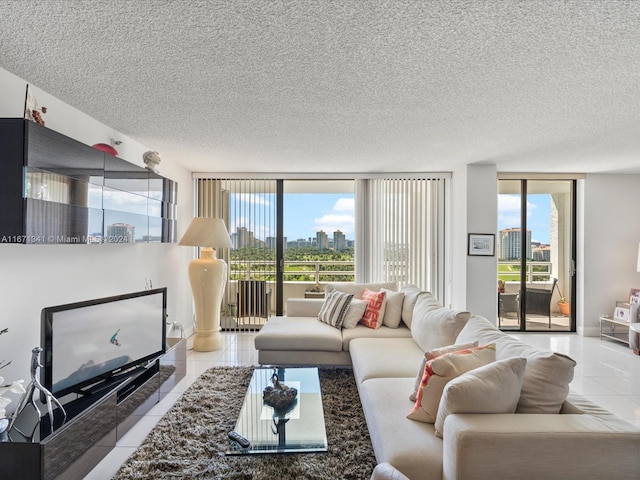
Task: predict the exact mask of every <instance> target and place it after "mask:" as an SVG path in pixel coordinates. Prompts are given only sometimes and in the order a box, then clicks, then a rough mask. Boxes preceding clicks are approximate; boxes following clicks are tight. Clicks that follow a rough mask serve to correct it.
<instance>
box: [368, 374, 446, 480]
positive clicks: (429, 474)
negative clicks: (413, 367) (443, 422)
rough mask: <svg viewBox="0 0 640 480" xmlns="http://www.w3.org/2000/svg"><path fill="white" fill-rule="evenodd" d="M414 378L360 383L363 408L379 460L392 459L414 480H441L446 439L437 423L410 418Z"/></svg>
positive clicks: (379, 461)
mask: <svg viewBox="0 0 640 480" xmlns="http://www.w3.org/2000/svg"><path fill="white" fill-rule="evenodd" d="M412 384H413V379H412V378H410V377H406V378H372V379H369V380H365V381H364V382H362V383H361V384H360V386H359V391H360V399H361V401H362V410H363V411H364V415H365V418H366V420H367V427H368V430H369V434H370V437H371V444H372V445H373V450H374V451H375V454H376V460H377V461H378V463H382V462H389V463H390V464H391V465H393V466H394V467H395V468H397V469H398V470H400V471H401V472H402V473H403V474H404V475H406V476H407V477H409V478H411V479H424V480H435V479H438V480H441V479H442V465H443V445H442V440H441V439H439V438H437V437H436V436H435V435H434V432H435V429H434V428H433V424H430V423H422V422H414V421H411V420H409V419H407V418H406V406H407V395H406V392H407V390H409V389H410V388H411V386H412Z"/></svg>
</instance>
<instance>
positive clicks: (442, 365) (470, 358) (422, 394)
mask: <svg viewBox="0 0 640 480" xmlns="http://www.w3.org/2000/svg"><path fill="white" fill-rule="evenodd" d="M495 359H496V346H495V345H494V344H490V345H484V346H482V347H476V348H469V349H467V350H460V351H458V352H453V353H446V354H444V355H442V356H440V357H436V358H434V359H433V360H429V361H427V363H426V365H425V367H424V374H423V375H422V380H421V381H420V388H418V391H417V394H416V403H415V405H414V406H413V409H412V410H411V412H409V414H408V415H407V418H409V419H411V420H417V421H419V422H425V423H433V422H435V421H436V415H437V413H438V405H439V404H440V397H441V396H442V392H443V390H444V388H445V386H446V385H447V383H448V382H449V381H450V380H453V379H454V378H456V377H459V376H460V375H462V374H463V373H466V372H468V371H470V370H473V369H475V368H478V367H481V366H483V365H487V364H489V363H491V362H494V361H495ZM518 393H519V392H518Z"/></svg>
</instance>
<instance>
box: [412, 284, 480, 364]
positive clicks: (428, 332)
mask: <svg viewBox="0 0 640 480" xmlns="http://www.w3.org/2000/svg"><path fill="white" fill-rule="evenodd" d="M470 317H471V314H470V313H469V312H461V311H458V310H452V309H449V308H443V307H441V306H440V304H439V303H438V300H436V299H435V298H434V297H433V296H431V294H426V295H421V296H419V297H418V299H417V301H416V306H415V308H414V310H413V320H412V322H411V336H412V337H413V339H414V340H415V341H416V343H417V344H418V345H419V346H420V347H421V348H422V349H423V350H424V351H425V352H426V351H428V350H432V349H434V348H438V347H444V346H446V345H453V344H454V343H456V342H455V340H456V337H457V336H458V334H459V333H460V331H461V330H462V328H463V327H464V326H465V324H466V323H467V321H468V320H469V318H470ZM475 340H477V339H473V340H471V341H475ZM464 343H467V342H464Z"/></svg>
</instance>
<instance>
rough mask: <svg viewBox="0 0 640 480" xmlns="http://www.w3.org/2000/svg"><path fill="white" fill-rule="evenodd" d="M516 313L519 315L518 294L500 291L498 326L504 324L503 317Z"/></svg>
mask: <svg viewBox="0 0 640 480" xmlns="http://www.w3.org/2000/svg"><path fill="white" fill-rule="evenodd" d="M510 313H515V314H516V316H517V317H519V307H518V294H517V293H500V292H498V326H499V327H500V326H502V317H506V316H507V315H508V314H510Z"/></svg>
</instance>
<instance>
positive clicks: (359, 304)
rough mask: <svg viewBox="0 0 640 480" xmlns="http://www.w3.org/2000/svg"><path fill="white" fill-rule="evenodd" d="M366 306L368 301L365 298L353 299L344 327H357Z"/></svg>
mask: <svg viewBox="0 0 640 480" xmlns="http://www.w3.org/2000/svg"><path fill="white" fill-rule="evenodd" d="M366 308H367V302H366V301H365V300H358V299H356V298H354V299H352V300H351V303H350V304H349V309H348V310H347V314H346V315H345V316H344V320H343V322H342V328H356V326H357V325H358V322H360V319H361V318H362V315H364V311H365V309H366Z"/></svg>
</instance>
